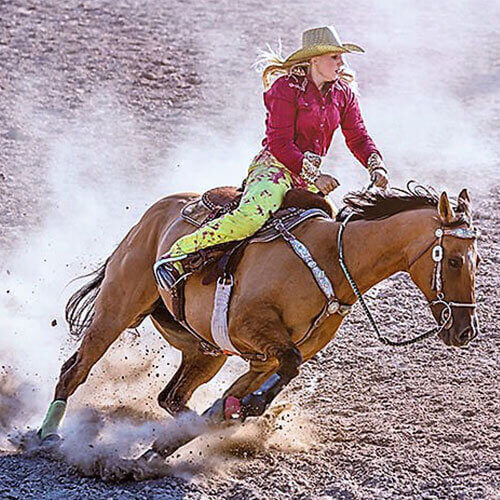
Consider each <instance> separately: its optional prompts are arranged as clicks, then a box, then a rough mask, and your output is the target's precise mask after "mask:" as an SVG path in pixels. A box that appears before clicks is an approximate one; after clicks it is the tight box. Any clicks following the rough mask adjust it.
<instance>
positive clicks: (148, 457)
mask: <svg viewBox="0 0 500 500" xmlns="http://www.w3.org/2000/svg"><path fill="white" fill-rule="evenodd" d="M138 460H140V461H141V462H146V463H147V464H152V463H154V462H160V461H162V462H163V461H164V459H163V457H162V456H161V455H160V454H159V453H158V452H156V451H155V450H153V449H152V448H150V449H149V450H147V451H145V452H144V453H143V454H142V455H141V456H140V457H139V458H138Z"/></svg>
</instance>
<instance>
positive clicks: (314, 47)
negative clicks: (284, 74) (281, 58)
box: [285, 26, 364, 64]
mask: <svg viewBox="0 0 500 500" xmlns="http://www.w3.org/2000/svg"><path fill="white" fill-rule="evenodd" d="M329 52H336V53H337V54H343V53H345V52H350V53H352V52H357V53H362V52H364V50H363V49H362V48H361V47H359V46H358V45H354V44H353V43H342V42H341V41H340V37H339V35H338V33H337V31H336V30H335V28H334V27H333V26H323V27H321V28H312V29H310V30H307V31H304V33H302V48H301V49H299V50H297V51H295V52H294V53H293V54H291V55H290V56H288V57H287V59H286V61H285V64H287V63H292V62H298V61H304V60H306V59H310V58H311V57H315V56H321V55H323V54H328V53H329Z"/></svg>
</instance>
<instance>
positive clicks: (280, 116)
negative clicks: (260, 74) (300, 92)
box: [264, 77, 304, 174]
mask: <svg viewBox="0 0 500 500" xmlns="http://www.w3.org/2000/svg"><path fill="white" fill-rule="evenodd" d="M288 83H289V82H288V78H287V77H281V78H278V80H276V81H275V82H274V84H273V85H272V86H271V88H270V89H269V90H268V91H267V92H265V93H264V104H265V106H266V109H267V118H266V139H267V145H268V148H269V151H270V152H271V154H272V155H273V156H275V157H276V158H277V159H278V160H279V161H280V162H281V163H283V165H285V166H286V167H287V168H288V169H289V170H290V171H292V172H294V173H296V174H298V173H299V172H300V170H301V169H302V160H303V159H304V154H303V153H302V151H300V149H299V148H298V147H297V145H296V144H295V142H294V133H295V116H296V113H297V94H296V90H295V89H294V88H293V87H290V85H289V84H288Z"/></svg>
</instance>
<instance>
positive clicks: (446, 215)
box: [438, 191, 455, 224]
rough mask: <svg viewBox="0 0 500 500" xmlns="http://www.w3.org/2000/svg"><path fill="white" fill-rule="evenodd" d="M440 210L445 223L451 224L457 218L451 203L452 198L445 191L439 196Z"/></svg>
mask: <svg viewBox="0 0 500 500" xmlns="http://www.w3.org/2000/svg"><path fill="white" fill-rule="evenodd" d="M438 212H439V216H440V217H441V220H442V221H443V223H444V224H451V223H452V222H453V220H454V219H455V212H454V211H453V207H452V206H451V205H450V200H449V199H448V195H447V194H446V192H445V191H443V192H442V193H441V196H440V197H439V206H438Z"/></svg>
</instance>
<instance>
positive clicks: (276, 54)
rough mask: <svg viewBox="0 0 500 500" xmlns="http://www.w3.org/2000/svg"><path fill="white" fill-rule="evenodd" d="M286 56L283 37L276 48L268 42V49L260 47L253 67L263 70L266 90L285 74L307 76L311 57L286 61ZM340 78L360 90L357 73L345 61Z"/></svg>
mask: <svg viewBox="0 0 500 500" xmlns="http://www.w3.org/2000/svg"><path fill="white" fill-rule="evenodd" d="M285 61H286V58H285V57H283V46H282V43H281V39H278V47H277V49H276V50H274V49H273V48H272V47H271V46H270V45H269V44H268V43H266V49H265V50H263V49H259V50H258V55H257V59H256V61H255V62H254V64H253V67H254V68H255V69H256V71H258V72H259V73H260V72H262V83H263V85H264V90H268V89H269V88H270V87H271V85H272V84H273V82H274V81H275V80H276V79H278V78H279V77H280V76H283V75H288V76H292V75H297V76H305V75H306V74H307V71H308V69H309V66H310V62H309V59H304V60H303V61H292V62H288V63H286V62H285ZM340 79H341V80H342V81H344V82H346V83H347V84H348V85H349V86H350V87H351V88H352V90H353V91H354V92H355V93H357V92H358V84H357V82H356V73H355V71H354V70H353V69H352V68H350V67H349V66H348V65H347V63H344V68H342V73H341V74H340Z"/></svg>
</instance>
